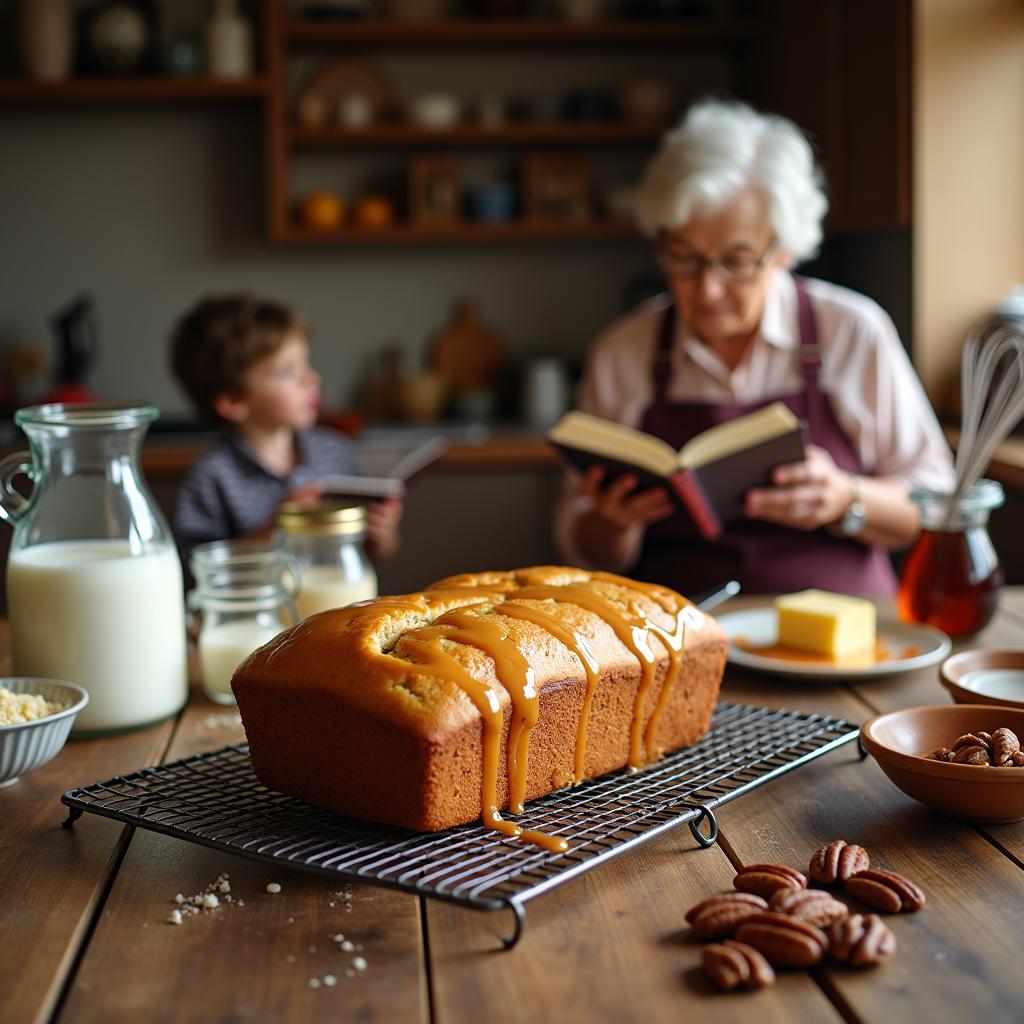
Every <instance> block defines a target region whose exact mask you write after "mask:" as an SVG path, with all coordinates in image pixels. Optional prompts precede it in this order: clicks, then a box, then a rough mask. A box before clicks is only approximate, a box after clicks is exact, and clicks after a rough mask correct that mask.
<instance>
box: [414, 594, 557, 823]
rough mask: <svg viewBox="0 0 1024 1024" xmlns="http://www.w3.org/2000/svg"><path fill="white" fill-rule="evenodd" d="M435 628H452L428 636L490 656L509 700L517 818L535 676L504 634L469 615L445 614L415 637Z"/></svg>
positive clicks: (535, 702)
mask: <svg viewBox="0 0 1024 1024" xmlns="http://www.w3.org/2000/svg"><path fill="white" fill-rule="evenodd" d="M437 626H442V627H454V628H446V629H444V630H442V631H440V632H435V633H432V634H431V635H437V636H440V637H444V638H446V639H448V640H454V641H456V642H457V643H460V644H467V645H469V646H471V647H477V648H479V649H480V650H482V651H483V652H484V653H485V654H488V655H490V657H491V658H492V659H493V661H494V671H495V674H496V675H497V677H498V681H499V682H500V683H501V685H502V686H504V687H505V689H506V690H508V694H509V697H511V698H512V722H511V725H510V728H509V734H508V809H509V811H510V812H511V813H512V814H520V813H521V812H522V810H523V802H524V801H525V799H526V771H527V765H528V758H529V751H530V733H531V732H533V727H534V726H535V725H536V724H537V716H538V713H539V711H540V700H539V698H538V691H537V673H536V672H535V671H534V670H533V668H532V667H531V666H530V663H529V662H528V661H527V660H526V658H525V657H524V656H523V653H522V652H521V651H520V650H519V648H518V647H516V645H515V644H514V643H513V642H512V641H511V640H510V639H509V636H508V633H507V631H506V630H504V629H503V628H502V627H501V626H499V625H497V624H496V623H493V622H487V621H486V620H485V619H483V618H481V617H480V616H479V615H470V614H468V613H467V612H465V611H462V610H459V611H451V612H447V613H446V614H444V615H442V616H441V617H440V618H439V619H437V620H436V621H435V625H434V627H430V628H428V629H427V630H417V631H416V634H415V635H417V636H422V635H424V633H429V632H430V631H431V629H433V630H435V631H436V629H437Z"/></svg>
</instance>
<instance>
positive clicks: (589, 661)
mask: <svg viewBox="0 0 1024 1024" xmlns="http://www.w3.org/2000/svg"><path fill="white" fill-rule="evenodd" d="M516 596H517V595H515V594H513V595H512V600H510V601H506V602H504V603H503V604H501V605H496V606H495V608H494V609H493V610H494V613H495V614H496V615H507V616H508V617H509V618H512V619H523V620H525V621H526V622H532V623H533V624H534V625H535V626H540V628H541V629H543V630H546V631H547V632H548V633H550V634H551V635H552V636H553V637H554V638H555V639H556V640H560V641H561V642H562V643H563V644H565V646H566V647H568V648H569V650H570V651H572V652H573V654H575V655H576V657H577V658H579V659H580V661H581V662H582V664H583V671H584V672H585V673H586V676H587V692H586V693H585V694H584V695H583V707H582V709H581V711H580V721H579V726H578V727H577V730H576V750H575V757H574V761H573V770H574V773H573V782H574V783H579V782H582V781H583V766H584V759H585V756H586V749H587V727H588V725H589V723H590V705H591V703H592V702H593V699H594V691H595V690H596V689H597V681H598V679H599V678H600V676H601V665H600V663H599V662H598V660H597V658H595V657H594V652H593V651H591V649H590V647H589V645H588V644H587V641H586V639H585V638H584V636H583V635H582V634H581V633H578V632H577V631H576V630H575V629H570V628H569V627H568V626H566V625H564V624H563V623H561V622H559V620H558V619H556V618H555V617H554V616H553V615H548V614H547V613H546V612H542V611H540V610H539V609H537V608H532V607H530V606H529V605H525V604H516V603H515V597H516Z"/></svg>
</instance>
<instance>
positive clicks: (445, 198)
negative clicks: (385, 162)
mask: <svg viewBox="0 0 1024 1024" xmlns="http://www.w3.org/2000/svg"><path fill="white" fill-rule="evenodd" d="M461 219H462V183H461V181H460V176H459V165H458V164H457V163H456V162H455V161H454V160H449V159H448V158H447V157H432V156H421V157H415V158H414V159H412V160H410V161H409V220H410V221H411V222H412V223H413V224H416V225H419V226H420V227H444V226H447V225H451V224H457V223H458V222H459V221H460V220H461Z"/></svg>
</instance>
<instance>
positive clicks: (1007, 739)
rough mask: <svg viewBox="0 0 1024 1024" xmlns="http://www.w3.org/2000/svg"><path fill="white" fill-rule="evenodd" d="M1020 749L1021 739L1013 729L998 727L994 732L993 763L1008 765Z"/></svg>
mask: <svg viewBox="0 0 1024 1024" xmlns="http://www.w3.org/2000/svg"><path fill="white" fill-rule="evenodd" d="M1018 750H1020V740H1019V739H1017V734H1016V733H1015V732H1014V731H1013V730H1012V729H1006V728H1003V729H996V731H995V732H994V733H992V763H993V764H995V765H1000V766H1001V765H1007V764H1010V762H1011V761H1012V759H1013V755H1014V753H1015V752H1016V751H1018Z"/></svg>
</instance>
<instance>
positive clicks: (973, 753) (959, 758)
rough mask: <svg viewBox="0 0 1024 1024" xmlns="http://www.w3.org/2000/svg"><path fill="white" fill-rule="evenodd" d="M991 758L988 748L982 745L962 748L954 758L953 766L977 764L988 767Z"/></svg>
mask: <svg viewBox="0 0 1024 1024" xmlns="http://www.w3.org/2000/svg"><path fill="white" fill-rule="evenodd" d="M991 763H992V761H991V758H990V757H989V752H988V747H983V746H981V745H980V744H975V745H974V746H969V747H960V749H959V750H957V752H956V757H954V758H953V764H976V765H986V764H991Z"/></svg>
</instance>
